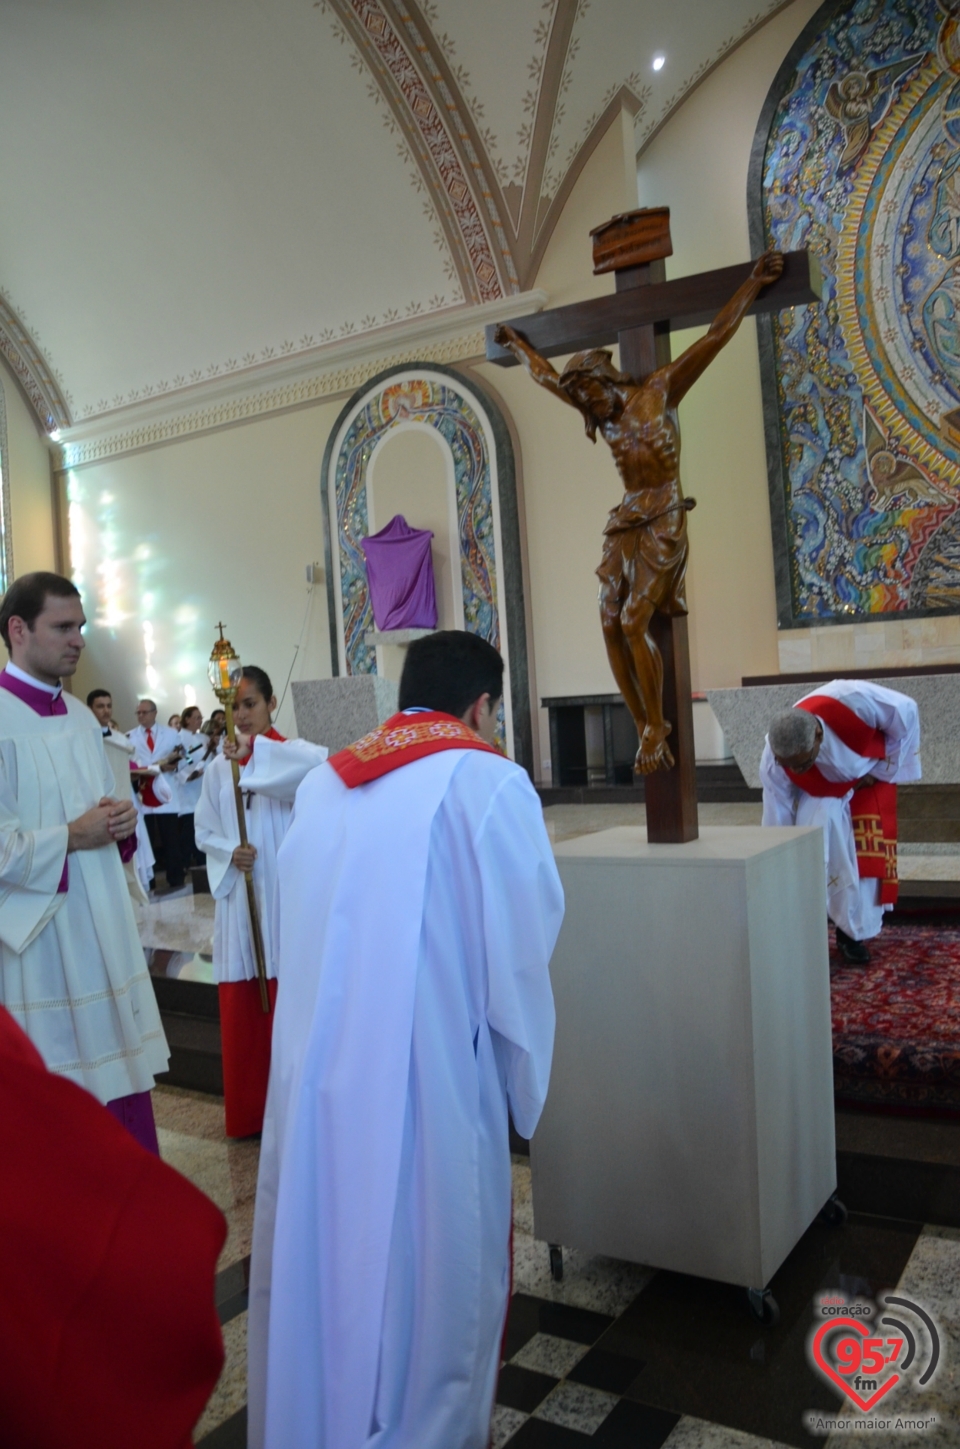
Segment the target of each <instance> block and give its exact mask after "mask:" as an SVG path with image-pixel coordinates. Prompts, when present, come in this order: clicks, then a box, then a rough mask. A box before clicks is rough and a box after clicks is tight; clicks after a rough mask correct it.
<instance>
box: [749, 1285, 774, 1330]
mask: <svg viewBox="0 0 960 1449" xmlns="http://www.w3.org/2000/svg"><path fill="white" fill-rule="evenodd" d="M747 1302H748V1303H749V1304H750V1312H751V1313H752V1314H753V1316H754V1318H757V1319H759V1321H760V1322H761V1323H762V1324H763V1325H764V1327H766V1328H773V1327H775V1325H776V1324H778V1323H779V1322H780V1305H779V1303H778V1302H777V1300H776V1299H775V1298H774V1296H773V1294H772V1293H771V1292H770V1289H769V1288H748V1289H747Z"/></svg>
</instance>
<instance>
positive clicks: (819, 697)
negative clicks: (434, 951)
mask: <svg viewBox="0 0 960 1449" xmlns="http://www.w3.org/2000/svg"><path fill="white" fill-rule="evenodd" d="M795 708H796V709H804V710H806V711H807V713H808V714H812V715H816V717H817V718H818V719H820V720H822V721H823V723H824V724H825V725H827V726H828V727H829V728H830V729H831V730H833V732H834V734H835V735H836V736H837V738H838V739H839V740H840V741H841V743H842V744H844V745H846V747H847V749H849V750H853V752H854V753H855V754H858V755H862V756H864V757H865V758H866V759H868V760H882V759H884V758H885V757H886V753H887V746H886V741H885V739H884V736H883V731H882V730H878V729H873V728H872V726H870V725H868V724H865V723H864V721H863V720H862V719H861V718H860V716H859V715H857V714H854V712H853V710H852V709H850V708H849V707H848V706H847V705H845V704H842V703H841V701H840V700H839V699H833V698H831V696H830V695H827V694H811V695H809V696H808V698H807V699H803V700H801V701H800V703H799V704H797V705H796V706H795ZM784 769H786V766H784ZM786 773H787V774H788V775H789V777H790V779H791V780H792V781H793V783H794V784H795V785H796V786H798V787H799V789H801V790H804V791H806V793H807V794H808V795H814V796H816V797H817V798H820V799H822V798H823V797H825V796H831V797H832V798H833V799H836V800H839V799H842V798H843V796H844V795H846V794H847V792H848V791H849V790H852V789H853V787H854V785H855V784H856V781H855V780H848V781H842V780H840V781H833V780H827V779H825V777H824V776H823V775H822V774H821V773H820V771H819V770H818V769H817V767H816V765H811V767H810V769H809V770H804V771H803V773H802V774H798V773H797V772H796V771H795V770H786ZM850 815H851V817H852V820H853V840H854V845H855V847H856V852H857V870H858V871H859V873H860V876H861V878H862V879H864V880H871V879H872V880H879V881H880V904H881V905H884V906H886V905H891V906H892V905H896V902H897V895H898V893H899V881H898V877H897V787H896V785H890V784H887V783H886V781H883V780H878V781H877V782H876V783H875V784H873V785H864V786H863V787H862V788H861V789H859V790H855V791H854V794H853V798H852V800H851V801H850Z"/></svg>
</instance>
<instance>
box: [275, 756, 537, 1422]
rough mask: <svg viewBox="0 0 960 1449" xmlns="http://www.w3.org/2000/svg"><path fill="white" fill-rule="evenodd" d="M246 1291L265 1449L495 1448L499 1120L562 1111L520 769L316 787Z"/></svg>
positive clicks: (285, 886) (418, 772)
mask: <svg viewBox="0 0 960 1449" xmlns="http://www.w3.org/2000/svg"><path fill="white" fill-rule="evenodd" d="M279 867H280V897H279V916H280V932H281V984H280V991H279V995H278V998H277V1011H276V1021H275V1023H274V1035H273V1060H272V1066H271V1071H270V1091H269V1096H268V1099H267V1112H266V1119H265V1123H264V1131H263V1144H262V1151H261V1158H260V1176H259V1182H258V1189H257V1205H256V1218H255V1225H254V1244H253V1265H252V1277H251V1285H250V1347H249V1405H250V1407H249V1413H250V1429H249V1435H250V1438H249V1443H250V1446H251V1449H361V1446H366V1449H401V1446H402V1449H486V1445H487V1443H488V1435H489V1425H490V1415H491V1410H492V1406H493V1399H494V1392H495V1388H496V1379H497V1369H498V1364H499V1347H500V1336H501V1332H502V1327H503V1322H504V1314H505V1311H506V1307H507V1294H508V1282H509V1256H508V1244H509V1234H510V1211H511V1207H510V1203H511V1185H510V1155H509V1142H508V1130H507V1108H508V1105H509V1108H510V1111H511V1112H512V1114H513V1120H514V1122H515V1124H516V1127H517V1130H518V1131H519V1132H520V1133H522V1134H523V1135H524V1136H530V1135H531V1134H532V1133H533V1131H534V1128H535V1127H536V1125H537V1121H538V1119H539V1117H540V1112H541V1109H542V1107H543V1103H544V1099H545V1097H546V1092H547V1082H548V1080H549V1074H550V1061H551V1056H552V1052H553V1032H554V1009H553V996H552V992H551V989H550V978H549V974H548V969H547V968H548V963H549V960H550V956H551V953H552V951H553V946H554V943H555V941H556V937H557V933H558V931H559V929H560V922H561V919H562V916H563V892H562V889H561V886H560V879H559V876H558V874H557V870H556V866H555V864H554V860H553V854H552V852H551V849H550V844H549V841H548V839H547V834H546V830H545V829H544V824H543V814H542V811H541V807H540V801H539V800H538V798H537V795H536V793H535V791H534V789H533V787H532V786H531V784H530V781H529V780H528V778H527V776H526V774H525V773H524V771H523V770H521V769H519V768H518V767H517V766H516V765H513V764H511V763H510V762H509V761H507V760H505V759H503V758H502V757H497V756H495V755H493V754H488V753H485V752H480V751H477V750H449V751H446V752H444V753H440V754H434V755H431V756H428V757H426V758H424V759H420V760H417V761H415V762H413V763H410V764H406V765H403V766H401V767H400V768H398V769H395V770H393V771H392V772H391V773H389V774H387V775H384V776H383V777H382V778H380V779H378V780H374V781H372V782H370V783H368V784H365V785H362V786H360V787H358V788H356V789H354V790H348V789H347V787H346V786H345V785H344V784H343V782H342V781H341V780H340V778H339V776H338V775H337V773H336V772H335V771H334V770H333V769H332V768H331V767H329V766H325V767H323V768H322V769H320V770H315V771H314V772H313V773H312V774H311V775H309V776H308V777H307V779H306V780H305V781H304V784H303V786H302V788H301V790H300V792H299V794H298V795H297V800H296V810H295V814H294V820H293V824H292V825H291V827H290V830H289V832H288V835H287V839H286V841H285V842H284V845H283V847H282V849H281V851H280V860H279Z"/></svg>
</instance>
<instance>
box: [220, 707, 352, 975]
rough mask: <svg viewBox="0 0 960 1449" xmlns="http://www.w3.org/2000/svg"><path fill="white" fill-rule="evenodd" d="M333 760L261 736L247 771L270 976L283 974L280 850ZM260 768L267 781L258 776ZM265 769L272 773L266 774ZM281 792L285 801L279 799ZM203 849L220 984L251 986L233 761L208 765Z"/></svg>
mask: <svg viewBox="0 0 960 1449" xmlns="http://www.w3.org/2000/svg"><path fill="white" fill-rule="evenodd" d="M326 758H327V750H326V748H325V746H323V745H312V744H310V743H309V741H307V740H271V739H266V738H265V737H264V736H263V735H257V736H255V741H254V749H253V760H252V761H251V762H250V763H248V764H247V765H245V766H244V767H243V769H242V770H241V771H240V788H241V790H242V791H243V793H244V802H245V805H246V808H245V810H244V820H245V822H246V827H247V839H248V840H249V842H250V844H251V845H254V846H256V850H257V858H256V860H255V861H254V865H253V884H254V890H255V891H256V896H257V905H258V906H259V909H260V926H261V932H262V935H263V948H264V955H265V956H266V963H267V975H268V976H276V975H277V948H276V940H275V932H274V928H273V916H274V899H275V897H276V892H277V851H278V850H279V849H280V845H281V842H282V840H283V837H284V836H285V835H286V833H287V826H288V825H289V823H290V816H291V815H292V813H293V797H294V795H295V794H296V792H297V786H298V785H299V784H300V782H301V781H302V780H303V778H304V776H305V775H306V774H307V773H308V771H310V770H313V769H315V768H316V766H317V765H322V764H323V762H324V760H325V759H326ZM255 766H259V767H260V769H261V776H262V782H261V779H258V778H256V777H255V776H254V774H253V770H254V768H255ZM264 766H267V767H268V768H267V770H266V771H264ZM275 791H278V792H279V798H278V797H277V795H275V793H274V792H275ZM193 823H194V834H195V837H196V841H197V848H198V850H202V851H204V852H205V854H206V857H207V880H208V881H209V883H210V893H211V895H212V896H213V898H214V900H215V902H216V907H215V912H214V923H213V972H214V976H215V977H216V979H217V981H252V980H253V978H254V977H255V976H256V974H257V961H256V956H255V955H254V951H253V942H252V938H251V934H250V910H249V907H248V905H247V887H246V881H245V879H244V876H243V873H242V872H241V871H239V870H237V867H236V866H235V865H234V864H233V852H234V851H235V850H236V848H237V846H238V845H239V844H240V831H239V828H238V825H237V805H236V795H235V793H234V788H233V771H232V770H231V767H230V761H229V760H228V759H226V758H225V757H224V756H223V755H217V756H216V757H215V758H214V759H211V760H208V761H207V766H206V769H205V771H204V775H203V788H202V790H201V792H200V800H199V803H198V805H197V808H196V811H195V812H194V817H193Z"/></svg>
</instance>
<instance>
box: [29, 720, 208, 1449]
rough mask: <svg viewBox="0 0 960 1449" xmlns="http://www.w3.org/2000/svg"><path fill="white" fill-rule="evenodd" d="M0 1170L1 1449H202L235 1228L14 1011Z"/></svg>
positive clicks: (74, 858)
mask: <svg viewBox="0 0 960 1449" xmlns="http://www.w3.org/2000/svg"><path fill="white" fill-rule="evenodd" d="M80 708H82V706H80ZM70 717H71V716H69V715H68V716H67V718H68V719H69V718H70ZM73 718H76V716H73ZM48 723H53V721H52V720H50V721H48ZM111 849H113V847H111ZM114 853H116V852H115V850H114ZM73 860H74V861H76V856H74V857H73ZM141 962H142V957H141ZM147 989H148V990H149V989H150V988H149V984H148V987H147ZM0 1162H2V1164H3V1168H2V1171H0V1443H3V1444H4V1445H6V1446H8V1449H68V1446H69V1449H187V1446H188V1445H189V1444H190V1443H191V1439H190V1433H191V1430H192V1429H193V1427H194V1425H195V1424H196V1422H197V1420H198V1419H199V1417H200V1414H201V1413H202V1411H203V1407H204V1405H205V1403H206V1402H207V1399H208V1398H209V1396H210V1394H211V1392H212V1390H213V1386H214V1384H215V1383H216V1381H217V1379H218V1377H219V1375H220V1370H221V1367H222V1365H223V1338H222V1335H221V1332H220V1325H219V1322H218V1319H217V1310H216V1307H215V1305H214V1274H215V1272H216V1265H217V1256H218V1254H219V1252H220V1249H221V1248H222V1247H223V1242H224V1238H225V1237H226V1231H227V1229H226V1223H225V1222H224V1218H223V1214H222V1213H221V1212H220V1211H219V1209H218V1208H216V1207H214V1205H213V1203H212V1202H210V1201H209V1199H208V1198H206V1197H204V1195H203V1193H202V1192H200V1191H199V1190H198V1189H197V1188H195V1187H194V1186H193V1184H192V1183H190V1182H188V1181H187V1179H186V1178H185V1177H182V1176H181V1174H180V1173H179V1172H175V1171H174V1169H173V1168H172V1167H168V1166H167V1164H166V1163H165V1162H161V1161H160V1159H159V1157H155V1156H153V1155H152V1154H151V1153H149V1152H145V1151H144V1150H143V1148H142V1147H140V1146H138V1145H137V1143H136V1142H134V1140H133V1138H132V1137H131V1136H130V1134H129V1133H128V1132H125V1131H124V1130H123V1128H122V1127H120V1126H119V1125H118V1123H117V1122H116V1121H114V1120H113V1118H112V1117H111V1115H110V1113H109V1112H105V1111H104V1110H103V1108H102V1107H101V1106H100V1105H99V1103H98V1102H96V1101H94V1099H93V1097H92V1096H91V1095H90V1094H89V1092H85V1091H83V1090H82V1089H81V1088H80V1087H77V1086H75V1085H74V1083H73V1082H69V1081H66V1080H64V1078H63V1077H62V1076H56V1075H54V1074H53V1073H52V1072H49V1071H47V1069H46V1067H45V1066H44V1064H43V1060H42V1058H41V1057H40V1055H39V1054H38V1053H37V1051H36V1049H35V1048H34V1047H33V1046H32V1045H31V1043H30V1042H29V1041H28V1039H27V1037H26V1036H25V1035H24V1033H23V1032H22V1031H21V1030H20V1028H19V1027H18V1026H17V1025H16V1023H15V1022H14V1020H13V1018H12V1017H11V1016H10V1015H9V1013H8V1012H6V1011H4V1010H2V1009H0Z"/></svg>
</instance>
